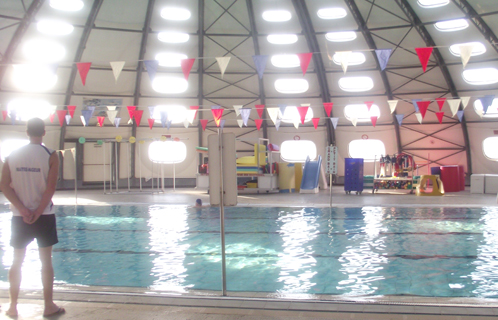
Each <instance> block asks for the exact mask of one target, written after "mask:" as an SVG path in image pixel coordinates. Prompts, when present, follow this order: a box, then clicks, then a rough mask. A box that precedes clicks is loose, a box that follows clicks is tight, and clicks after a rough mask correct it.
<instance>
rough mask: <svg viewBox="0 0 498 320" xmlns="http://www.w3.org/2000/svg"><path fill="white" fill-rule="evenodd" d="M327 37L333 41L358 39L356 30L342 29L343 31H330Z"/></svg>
mask: <svg viewBox="0 0 498 320" xmlns="http://www.w3.org/2000/svg"><path fill="white" fill-rule="evenodd" d="M325 39H327V40H328V41H331V42H346V41H353V40H354V39H356V32H354V31H342V32H329V33H327V34H326V35H325Z"/></svg>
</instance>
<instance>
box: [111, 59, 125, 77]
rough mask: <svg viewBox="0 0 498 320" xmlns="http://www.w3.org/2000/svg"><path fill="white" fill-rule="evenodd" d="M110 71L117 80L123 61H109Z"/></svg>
mask: <svg viewBox="0 0 498 320" xmlns="http://www.w3.org/2000/svg"><path fill="white" fill-rule="evenodd" d="M110 64H111V68H112V73H113V74H114V79H115V80H116V82H118V78H119V75H120V74H121V70H123V67H124V65H125V62H124V61H111V62H110Z"/></svg>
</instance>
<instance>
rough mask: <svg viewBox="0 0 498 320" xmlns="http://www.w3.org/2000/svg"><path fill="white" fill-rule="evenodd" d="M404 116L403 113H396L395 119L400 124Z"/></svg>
mask: <svg viewBox="0 0 498 320" xmlns="http://www.w3.org/2000/svg"><path fill="white" fill-rule="evenodd" d="M404 117H405V115H404V114H397V115H396V120H398V124H399V125H400V126H401V124H402V123H403V118H404Z"/></svg>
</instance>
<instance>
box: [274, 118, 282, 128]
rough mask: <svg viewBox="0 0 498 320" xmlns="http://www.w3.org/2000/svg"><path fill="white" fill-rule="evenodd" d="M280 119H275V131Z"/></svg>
mask: <svg viewBox="0 0 498 320" xmlns="http://www.w3.org/2000/svg"><path fill="white" fill-rule="evenodd" d="M281 121H282V120H280V119H277V120H275V129H277V131H278V128H280V122H281Z"/></svg>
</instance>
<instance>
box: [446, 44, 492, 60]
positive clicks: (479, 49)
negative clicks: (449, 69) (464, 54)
mask: <svg viewBox="0 0 498 320" xmlns="http://www.w3.org/2000/svg"><path fill="white" fill-rule="evenodd" d="M469 45H471V46H472V53H471V56H478V55H481V54H483V53H485V52H486V47H485V46H484V45H483V44H482V43H480V42H467V43H457V44H454V45H452V46H450V52H451V54H452V55H454V56H457V57H460V46H469Z"/></svg>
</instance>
